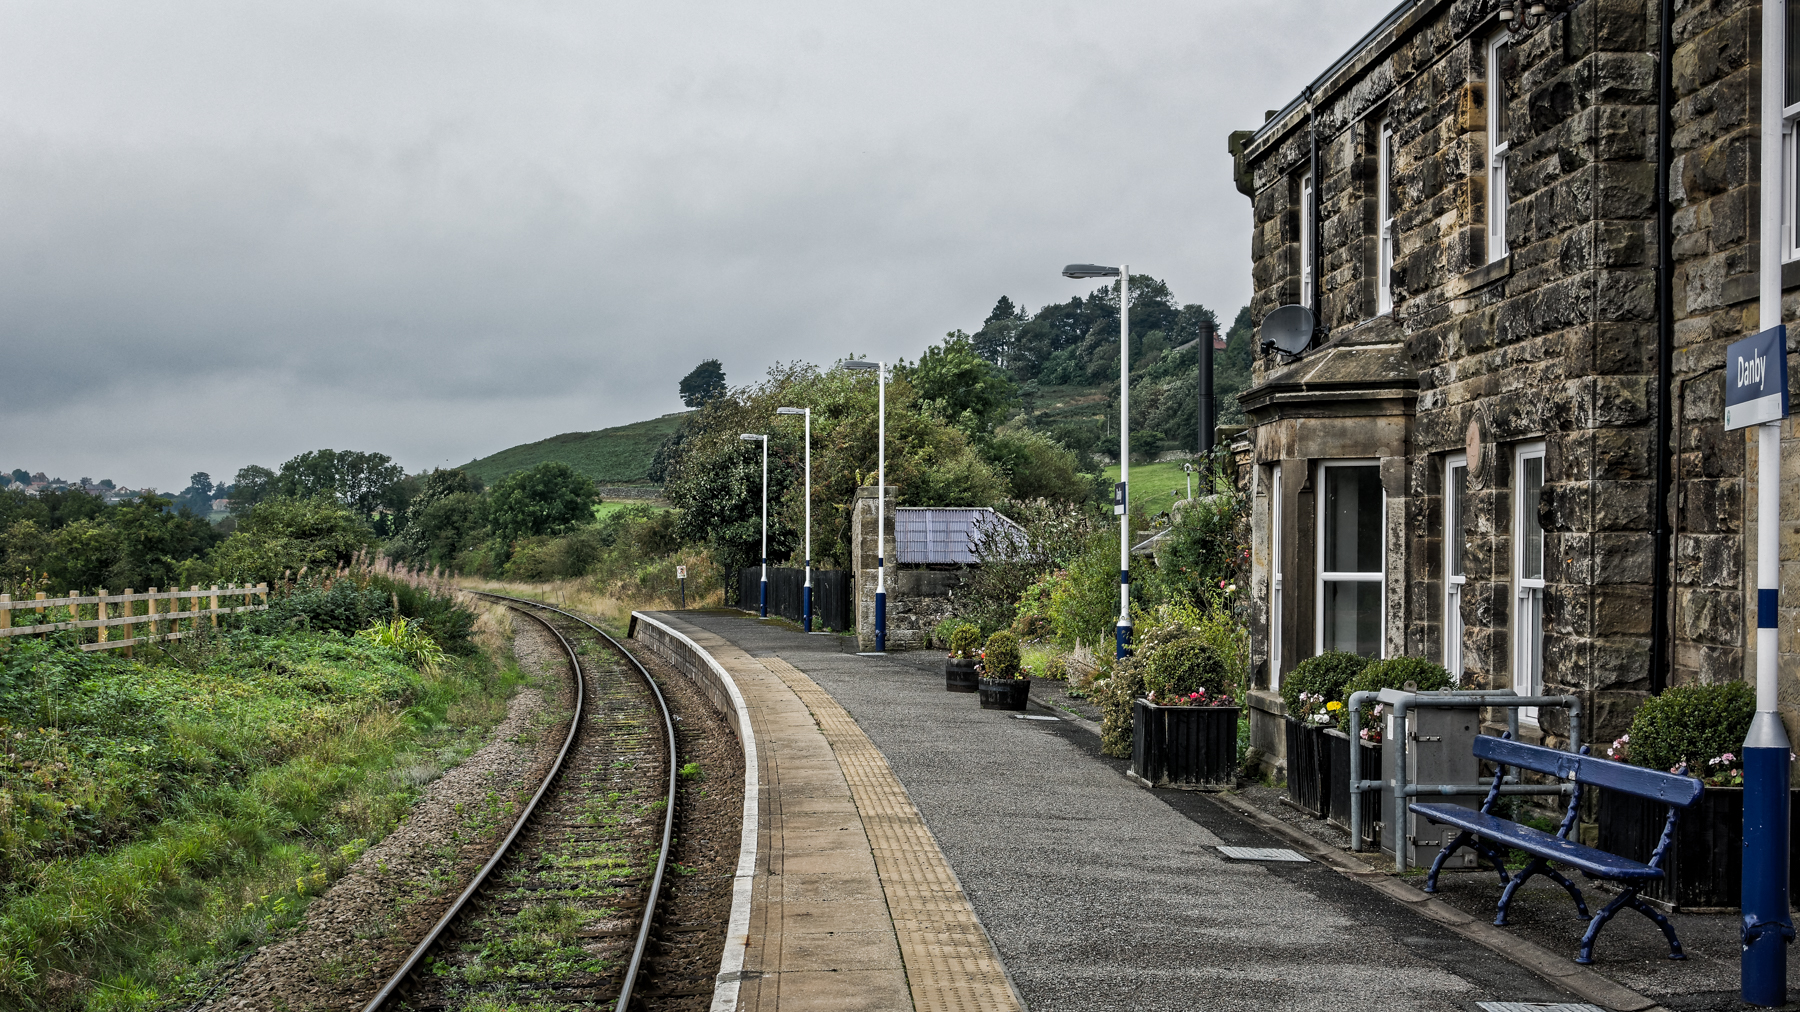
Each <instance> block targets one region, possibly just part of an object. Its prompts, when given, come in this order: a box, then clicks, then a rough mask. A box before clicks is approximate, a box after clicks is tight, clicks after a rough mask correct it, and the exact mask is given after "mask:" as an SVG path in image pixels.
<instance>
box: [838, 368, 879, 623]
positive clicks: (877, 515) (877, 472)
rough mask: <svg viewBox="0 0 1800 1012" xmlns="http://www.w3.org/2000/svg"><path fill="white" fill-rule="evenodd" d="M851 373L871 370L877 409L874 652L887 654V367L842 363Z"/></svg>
mask: <svg viewBox="0 0 1800 1012" xmlns="http://www.w3.org/2000/svg"><path fill="white" fill-rule="evenodd" d="M844 368H845V369H849V370H851V371H853V372H865V371H868V370H871V369H872V370H874V372H875V385H876V389H877V391H878V395H877V396H878V398H879V400H878V403H879V409H878V411H877V416H878V418H879V421H878V422H877V423H876V425H877V427H876V430H875V431H876V436H875V461H876V463H875V652H876V653H878V654H884V653H887V363H885V362H860V361H856V362H845V363H844Z"/></svg>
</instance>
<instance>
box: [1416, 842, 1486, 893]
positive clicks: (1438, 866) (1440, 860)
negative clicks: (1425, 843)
mask: <svg viewBox="0 0 1800 1012" xmlns="http://www.w3.org/2000/svg"><path fill="white" fill-rule="evenodd" d="M1474 842H1475V835H1474V834H1473V833H1470V832H1469V831H1468V830H1466V829H1465V830H1463V831H1462V832H1460V833H1457V834H1456V839H1454V840H1451V841H1450V842H1449V843H1448V844H1446V845H1445V846H1444V849H1443V850H1440V851H1438V856H1437V857H1436V858H1435V859H1433V860H1432V862H1431V871H1430V873H1428V874H1427V875H1426V876H1425V891H1426V892H1428V893H1434V892H1437V878H1438V872H1440V871H1443V870H1444V862H1445V861H1447V860H1449V859H1450V855H1451V854H1454V853H1456V852H1457V850H1458V849H1460V848H1462V847H1468V846H1472V845H1473V844H1474ZM1502 877H1504V875H1503V876H1502Z"/></svg>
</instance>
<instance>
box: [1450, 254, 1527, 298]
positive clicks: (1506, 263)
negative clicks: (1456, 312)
mask: <svg viewBox="0 0 1800 1012" xmlns="http://www.w3.org/2000/svg"><path fill="white" fill-rule="evenodd" d="M1511 273H1512V257H1510V256H1503V257H1501V258H1500V259H1498V260H1496V261H1494V262H1493V263H1491V264H1487V265H1486V266H1483V267H1477V268H1475V269H1474V270H1472V271H1469V272H1467V273H1465V274H1464V275H1463V276H1462V277H1459V278H1457V279H1456V280H1455V281H1454V282H1452V283H1451V284H1450V296H1451V297H1452V298H1455V297H1456V296H1459V295H1467V294H1468V293H1470V292H1472V291H1474V290H1475V289H1477V288H1480V287H1482V286H1483V285H1489V284H1492V283H1494V282H1495V281H1498V280H1500V279H1501V278H1504V277H1506V276H1507V275H1508V274H1511Z"/></svg>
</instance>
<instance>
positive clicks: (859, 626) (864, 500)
mask: <svg viewBox="0 0 1800 1012" xmlns="http://www.w3.org/2000/svg"><path fill="white" fill-rule="evenodd" d="M899 495H900V490H899V489H898V488H896V487H895V486H893V485H889V486H888V487H887V516H886V517H884V518H883V519H882V522H883V524H885V525H886V527H887V556H886V558H887V566H886V568H887V602H888V630H889V639H890V641H891V640H892V631H893V613H894V604H895V598H896V593H895V592H896V591H897V590H898V589H899V588H898V587H896V586H895V585H894V570H895V566H894V556H895V554H896V551H897V549H896V546H895V545H894V506H895V500H896V499H898V498H899ZM875 503H876V488H875V486H873V485H865V486H863V487H862V488H859V489H857V490H856V503H855V506H854V507H853V510H852V513H851V516H850V568H851V570H852V571H853V572H855V573H856V643H857V649H859V650H873V649H875V558H876V555H875V542H876V537H875ZM889 646H890V647H891V646H893V644H892V642H890V643H889Z"/></svg>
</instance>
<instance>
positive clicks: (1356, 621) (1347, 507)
mask: <svg viewBox="0 0 1800 1012" xmlns="http://www.w3.org/2000/svg"><path fill="white" fill-rule="evenodd" d="M1318 488H1319V502H1320V509H1319V532H1318V553H1319V554H1318V560H1319V563H1318V564H1319V578H1318V628H1317V636H1316V641H1315V642H1316V646H1317V648H1318V651H1319V652H1320V653H1324V652H1325V651H1327V650H1345V651H1348V652H1350V653H1355V654H1362V655H1363V656H1365V657H1380V656H1381V655H1382V608H1383V600H1384V595H1383V577H1384V575H1385V565H1384V562H1385V558H1384V556H1385V554H1386V553H1385V552H1384V550H1383V547H1384V544H1385V541H1386V537H1385V531H1386V519H1385V514H1386V511H1387V497H1386V495H1385V493H1384V492H1383V491H1382V488H1381V468H1380V466H1379V465H1378V464H1376V463H1375V462H1374V461H1372V460H1349V461H1326V462H1324V463H1322V464H1320V465H1319V484H1318Z"/></svg>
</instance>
